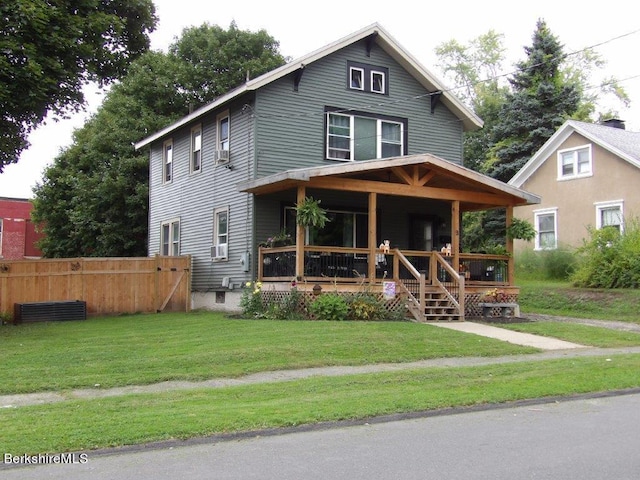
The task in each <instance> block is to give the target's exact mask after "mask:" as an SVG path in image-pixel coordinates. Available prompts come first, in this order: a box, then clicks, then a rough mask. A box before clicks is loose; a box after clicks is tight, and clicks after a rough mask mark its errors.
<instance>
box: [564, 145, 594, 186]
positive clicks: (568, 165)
mask: <svg viewBox="0 0 640 480" xmlns="http://www.w3.org/2000/svg"><path fill="white" fill-rule="evenodd" d="M591 174H592V158H591V145H585V146H582V147H579V148H573V149H569V150H560V151H558V179H560V180H567V179H571V178H579V177H588V176H590V175H591Z"/></svg>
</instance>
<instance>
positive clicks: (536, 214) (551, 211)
mask: <svg viewBox="0 0 640 480" xmlns="http://www.w3.org/2000/svg"><path fill="white" fill-rule="evenodd" d="M546 215H553V246H551V247H543V246H541V245H540V232H539V230H538V225H539V223H538V219H539V218H540V217H542V216H546ZM533 226H534V228H535V230H536V238H535V247H534V249H535V250H555V249H556V248H558V207H552V208H541V209H538V210H534V211H533Z"/></svg>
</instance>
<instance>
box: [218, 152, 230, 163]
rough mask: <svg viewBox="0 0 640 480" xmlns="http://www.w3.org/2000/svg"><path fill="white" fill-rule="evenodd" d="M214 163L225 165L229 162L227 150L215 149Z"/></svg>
mask: <svg viewBox="0 0 640 480" xmlns="http://www.w3.org/2000/svg"><path fill="white" fill-rule="evenodd" d="M215 161H216V165H226V164H227V163H229V150H216V153H215Z"/></svg>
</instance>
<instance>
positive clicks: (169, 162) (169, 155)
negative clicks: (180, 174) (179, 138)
mask: <svg viewBox="0 0 640 480" xmlns="http://www.w3.org/2000/svg"><path fill="white" fill-rule="evenodd" d="M172 180H173V140H167V141H166V142H164V144H163V146H162V183H171V181H172Z"/></svg>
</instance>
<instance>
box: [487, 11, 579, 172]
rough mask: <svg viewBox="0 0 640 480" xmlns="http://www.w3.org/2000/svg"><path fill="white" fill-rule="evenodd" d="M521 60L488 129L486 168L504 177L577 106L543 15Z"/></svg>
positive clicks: (559, 51) (559, 47) (575, 91)
mask: <svg viewBox="0 0 640 480" xmlns="http://www.w3.org/2000/svg"><path fill="white" fill-rule="evenodd" d="M525 52H526V54H527V58H526V60H524V61H523V62H520V63H518V65H517V66H518V70H517V72H516V73H515V74H514V75H513V78H511V79H509V82H510V84H511V87H512V91H511V92H509V93H507V97H506V101H505V103H504V104H503V106H502V108H501V110H500V116H499V119H498V122H497V123H496V124H495V125H494V128H493V131H492V146H491V148H490V152H489V155H490V158H489V169H488V173H489V175H491V176H492V177H494V178H497V179H498V180H502V181H503V182H508V181H509V180H510V179H511V177H512V176H513V175H515V173H516V172H517V171H518V170H520V168H521V167H522V166H523V165H524V164H525V163H526V162H527V161H528V160H529V159H530V158H531V156H532V155H533V154H534V153H535V152H536V151H537V150H538V149H539V148H540V147H542V145H543V144H544V143H545V142H546V141H547V140H548V139H549V138H550V137H551V136H552V135H553V134H554V133H555V131H556V130H557V129H558V128H559V127H560V126H561V125H562V124H563V123H564V122H565V120H567V119H568V118H570V117H571V115H573V114H574V113H575V112H576V111H577V110H578V107H579V105H580V94H579V91H578V89H577V88H576V85H575V84H574V83H567V82H565V81H564V77H563V75H562V72H561V68H560V67H561V65H562V62H563V61H564V59H565V55H564V52H563V48H562V45H561V44H560V42H559V41H558V39H557V38H556V37H555V36H554V35H553V34H552V33H551V31H550V30H549V28H548V27H547V24H546V23H545V22H544V21H543V20H538V23H537V28H536V31H535V33H534V35H533V44H532V46H531V47H525Z"/></svg>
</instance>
